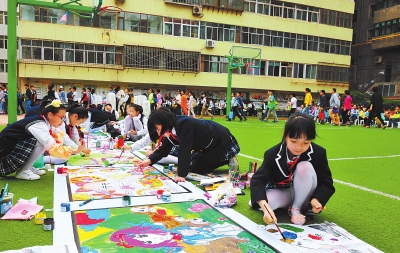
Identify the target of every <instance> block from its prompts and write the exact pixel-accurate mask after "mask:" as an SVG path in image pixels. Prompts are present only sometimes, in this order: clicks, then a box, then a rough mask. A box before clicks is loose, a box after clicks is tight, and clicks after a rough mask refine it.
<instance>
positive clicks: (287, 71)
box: [281, 62, 293, 77]
mask: <svg viewBox="0 0 400 253" xmlns="http://www.w3.org/2000/svg"><path fill="white" fill-rule="evenodd" d="M292 68H293V63H288V62H281V76H282V77H292Z"/></svg>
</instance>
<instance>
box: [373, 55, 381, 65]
mask: <svg viewBox="0 0 400 253" xmlns="http://www.w3.org/2000/svg"><path fill="white" fill-rule="evenodd" d="M381 62H382V56H376V57H375V58H374V63H375V64H377V63H381Z"/></svg>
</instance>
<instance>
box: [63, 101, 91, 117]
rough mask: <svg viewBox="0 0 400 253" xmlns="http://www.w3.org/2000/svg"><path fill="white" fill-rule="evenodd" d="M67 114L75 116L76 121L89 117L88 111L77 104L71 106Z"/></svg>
mask: <svg viewBox="0 0 400 253" xmlns="http://www.w3.org/2000/svg"><path fill="white" fill-rule="evenodd" d="M67 112H68V113H69V114H70V115H71V114H76V115H78V119H87V118H88V117H89V115H88V111H87V110H86V109H85V108H83V107H82V106H80V105H78V104H74V105H71V106H70V107H69V108H68V109H67Z"/></svg>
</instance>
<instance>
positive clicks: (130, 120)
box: [124, 104, 148, 141]
mask: <svg viewBox="0 0 400 253" xmlns="http://www.w3.org/2000/svg"><path fill="white" fill-rule="evenodd" d="M127 113H128V116H126V117H125V120H124V124H125V132H126V134H125V136H124V138H126V139H130V140H131V141H138V140H140V139H141V138H142V137H143V136H145V135H146V134H147V133H148V131H147V121H148V119H147V118H146V116H144V115H143V108H142V107H141V106H140V105H137V104H130V105H128V107H127Z"/></svg>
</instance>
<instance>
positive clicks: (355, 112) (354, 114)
mask: <svg viewBox="0 0 400 253" xmlns="http://www.w3.org/2000/svg"><path fill="white" fill-rule="evenodd" d="M359 114H360V112H359V111H358V109H357V105H353V108H352V109H351V110H350V120H351V121H352V122H355V120H356V119H358V117H359Z"/></svg>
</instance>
